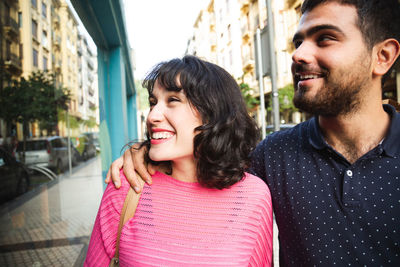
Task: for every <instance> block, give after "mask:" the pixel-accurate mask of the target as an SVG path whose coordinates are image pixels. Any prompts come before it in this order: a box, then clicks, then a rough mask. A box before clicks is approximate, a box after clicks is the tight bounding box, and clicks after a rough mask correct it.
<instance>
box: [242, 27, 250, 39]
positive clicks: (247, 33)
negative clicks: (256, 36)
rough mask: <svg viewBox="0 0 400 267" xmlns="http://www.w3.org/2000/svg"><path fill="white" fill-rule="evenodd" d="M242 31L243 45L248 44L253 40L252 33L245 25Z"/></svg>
mask: <svg viewBox="0 0 400 267" xmlns="http://www.w3.org/2000/svg"><path fill="white" fill-rule="evenodd" d="M241 31H242V40H243V43H247V42H248V41H249V40H250V38H251V33H250V30H249V28H248V26H247V25H243V26H242V29H241Z"/></svg>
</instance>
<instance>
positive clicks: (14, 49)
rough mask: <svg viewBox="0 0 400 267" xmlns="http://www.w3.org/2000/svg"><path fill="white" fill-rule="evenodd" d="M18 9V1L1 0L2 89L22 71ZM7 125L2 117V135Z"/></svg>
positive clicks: (0, 63)
mask: <svg viewBox="0 0 400 267" xmlns="http://www.w3.org/2000/svg"><path fill="white" fill-rule="evenodd" d="M18 10H19V4H18V1H13V0H0V90H2V88H4V87H5V86H8V85H10V84H8V81H9V80H10V79H16V78H18V77H19V76H20V75H21V73H22V63H21V56H22V55H21V51H20V31H19V25H18ZM6 127H7V125H6V124H5V123H4V122H3V120H1V119H0V137H4V136H5V135H6V131H7V130H6Z"/></svg>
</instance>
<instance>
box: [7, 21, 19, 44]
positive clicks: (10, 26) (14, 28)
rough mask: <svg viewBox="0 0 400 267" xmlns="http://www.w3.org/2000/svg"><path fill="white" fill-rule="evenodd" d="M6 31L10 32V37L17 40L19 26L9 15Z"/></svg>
mask: <svg viewBox="0 0 400 267" xmlns="http://www.w3.org/2000/svg"><path fill="white" fill-rule="evenodd" d="M3 27H4V32H5V34H8V35H9V36H10V38H12V39H14V40H17V41H18V37H19V26H18V23H17V22H16V21H15V20H14V19H13V18H11V17H9V18H8V19H7V20H6V21H5V23H4V26H3Z"/></svg>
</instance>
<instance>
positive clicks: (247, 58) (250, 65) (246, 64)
mask: <svg viewBox="0 0 400 267" xmlns="http://www.w3.org/2000/svg"><path fill="white" fill-rule="evenodd" d="M254 63H255V61H254V59H253V57H252V56H251V55H250V53H248V54H245V55H244V57H243V72H244V73H248V72H251V71H253V70H254V67H255V65H254Z"/></svg>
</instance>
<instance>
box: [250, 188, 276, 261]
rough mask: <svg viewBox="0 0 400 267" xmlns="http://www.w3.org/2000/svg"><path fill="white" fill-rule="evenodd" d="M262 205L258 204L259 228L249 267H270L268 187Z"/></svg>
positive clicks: (269, 197)
mask: <svg viewBox="0 0 400 267" xmlns="http://www.w3.org/2000/svg"><path fill="white" fill-rule="evenodd" d="M266 191H267V192H266V194H265V197H264V198H263V201H262V203H260V204H259V208H260V210H262V212H260V213H259V223H260V224H259V226H258V231H257V233H258V234H257V241H256V247H255V248H254V250H253V253H252V255H251V258H250V262H249V266H272V251H273V249H272V245H273V242H272V241H273V238H272V237H273V227H272V225H273V214H272V202H271V194H270V192H269V189H268V187H267V188H266Z"/></svg>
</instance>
